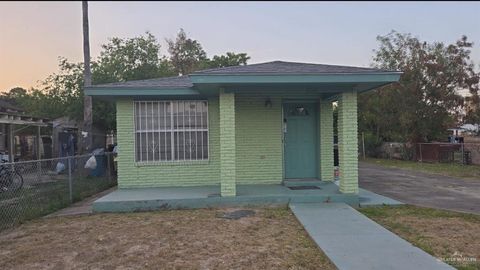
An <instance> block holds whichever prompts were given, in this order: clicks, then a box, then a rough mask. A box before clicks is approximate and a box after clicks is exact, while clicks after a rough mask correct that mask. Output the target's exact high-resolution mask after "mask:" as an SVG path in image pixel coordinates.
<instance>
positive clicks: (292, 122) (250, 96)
mask: <svg viewBox="0 0 480 270" xmlns="http://www.w3.org/2000/svg"><path fill="white" fill-rule="evenodd" d="M400 74H401V73H400V72H397V71H386V70H379V69H372V68H360V67H347V66H333V65H320V64H304V63H291V62H281V61H275V62H269V63H262V64H253V65H246V66H234V67H226V68H218V69H210V70H203V71H198V72H194V73H192V74H189V75H188V76H180V77H170V78H159V79H150V80H140V81H127V82H121V83H110V84H103V85H95V86H92V87H89V88H87V89H86V90H85V92H86V94H87V95H91V96H96V97H101V98H108V99H113V100H115V101H116V104H117V105H116V106H117V136H118V137H117V142H118V146H119V161H118V185H119V188H120V189H126V188H138V187H145V188H148V187H167V186H201V185H220V191H221V195H222V196H235V195H236V185H241V184H281V183H282V182H283V181H284V180H285V179H319V180H323V181H333V179H334V154H333V153H334V152H333V149H334V146H333V144H334V140H333V109H332V102H334V101H337V102H338V110H339V114H338V153H339V154H338V155H339V163H340V191H341V192H343V193H357V192H358V165H357V163H358V161H357V158H358V145H357V143H358V142H357V95H358V93H361V92H364V91H368V90H371V89H374V88H377V87H380V86H382V85H386V84H389V83H392V82H396V81H398V79H399V77H400Z"/></svg>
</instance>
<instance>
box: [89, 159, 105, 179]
mask: <svg viewBox="0 0 480 270" xmlns="http://www.w3.org/2000/svg"><path fill="white" fill-rule="evenodd" d="M95 159H96V161H97V167H96V168H95V169H93V170H91V171H90V176H104V175H105V155H95Z"/></svg>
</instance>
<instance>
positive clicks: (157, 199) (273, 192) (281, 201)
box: [93, 181, 359, 212]
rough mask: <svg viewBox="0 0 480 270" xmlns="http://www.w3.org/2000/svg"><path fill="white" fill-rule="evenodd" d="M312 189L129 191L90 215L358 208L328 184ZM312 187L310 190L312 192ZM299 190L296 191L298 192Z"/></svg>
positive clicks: (348, 196) (353, 197)
mask: <svg viewBox="0 0 480 270" xmlns="http://www.w3.org/2000/svg"><path fill="white" fill-rule="evenodd" d="M317 182H318V183H316V184H315V186H308V187H305V186H300V187H298V186H297V188H295V187H294V188H293V189H291V188H289V187H287V186H284V185H237V186H236V196H231V197H222V196H221V195H220V186H218V185H211V186H194V187H164V188H129V189H119V190H116V191H114V192H112V193H110V194H108V195H106V196H104V197H102V198H100V199H98V200H96V201H95V202H94V203H93V211H94V212H135V211H149V210H167V209H195V208H209V207H238V206H270V205H271V206H279V205H285V206H287V205H288V204H289V203H291V202H296V203H313V202H343V203H347V204H349V205H352V206H358V202H359V197H358V195H357V194H345V193H342V192H340V190H339V188H338V186H337V185H336V184H334V183H333V182H330V181H317ZM312 187H313V188H312ZM298 188H299V189H298Z"/></svg>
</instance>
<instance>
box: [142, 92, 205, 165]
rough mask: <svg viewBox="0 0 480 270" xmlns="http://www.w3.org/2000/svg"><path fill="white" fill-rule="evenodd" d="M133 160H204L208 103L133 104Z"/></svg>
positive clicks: (153, 102)
mask: <svg viewBox="0 0 480 270" xmlns="http://www.w3.org/2000/svg"><path fill="white" fill-rule="evenodd" d="M135 160H136V162H142V163H143V162H165V161H191V160H208V102H207V101H204V100H201V101H199V100H177V101H135Z"/></svg>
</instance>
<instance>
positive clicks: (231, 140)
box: [219, 90, 236, 196]
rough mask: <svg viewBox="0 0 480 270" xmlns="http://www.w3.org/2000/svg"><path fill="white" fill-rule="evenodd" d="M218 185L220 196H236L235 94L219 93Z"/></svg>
mask: <svg viewBox="0 0 480 270" xmlns="http://www.w3.org/2000/svg"><path fill="white" fill-rule="evenodd" d="M219 99H220V183H221V190H220V191H221V194H222V196H235V195H236V169H235V168H236V162H235V157H236V151H235V148H236V147H235V146H236V145H235V137H236V134H235V94H234V93H225V92H224V91H223V90H222V91H220V97H219Z"/></svg>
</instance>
